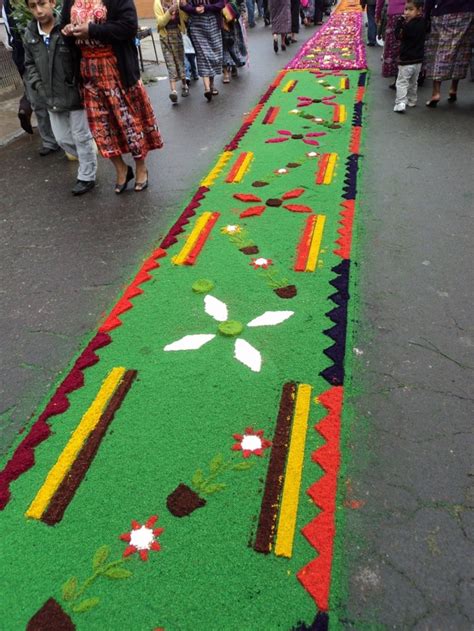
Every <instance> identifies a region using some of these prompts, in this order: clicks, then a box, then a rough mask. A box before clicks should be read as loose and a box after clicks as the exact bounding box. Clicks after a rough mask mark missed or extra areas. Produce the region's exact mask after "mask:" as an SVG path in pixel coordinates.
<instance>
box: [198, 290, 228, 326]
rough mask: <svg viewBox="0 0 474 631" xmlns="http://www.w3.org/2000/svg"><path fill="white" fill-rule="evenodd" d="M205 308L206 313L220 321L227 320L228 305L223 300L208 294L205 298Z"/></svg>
mask: <svg viewBox="0 0 474 631" xmlns="http://www.w3.org/2000/svg"><path fill="white" fill-rule="evenodd" d="M204 310H205V311H206V313H207V314H208V315H210V316H212V317H213V318H214V320H217V321H218V322H225V321H226V320H227V319H228V318H227V305H226V304H225V302H222V300H218V299H217V298H214V296H211V295H210V294H207V296H206V297H205V298H204Z"/></svg>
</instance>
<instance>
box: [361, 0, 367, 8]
mask: <svg viewBox="0 0 474 631" xmlns="http://www.w3.org/2000/svg"><path fill="white" fill-rule="evenodd" d="M360 6H361V7H362V10H364V9H365V7H366V6H367V0H360Z"/></svg>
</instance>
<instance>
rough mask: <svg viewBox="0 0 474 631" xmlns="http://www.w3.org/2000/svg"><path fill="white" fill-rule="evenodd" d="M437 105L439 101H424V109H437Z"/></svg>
mask: <svg viewBox="0 0 474 631" xmlns="http://www.w3.org/2000/svg"><path fill="white" fill-rule="evenodd" d="M438 103H439V99H430V100H429V101H426V107H431V108H435V107H437V105H438Z"/></svg>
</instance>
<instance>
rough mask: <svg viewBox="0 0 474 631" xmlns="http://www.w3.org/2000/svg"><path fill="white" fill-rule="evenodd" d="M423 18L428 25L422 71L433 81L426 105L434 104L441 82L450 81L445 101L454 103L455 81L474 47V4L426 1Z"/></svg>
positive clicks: (463, 73) (463, 71) (463, 0)
mask: <svg viewBox="0 0 474 631" xmlns="http://www.w3.org/2000/svg"><path fill="white" fill-rule="evenodd" d="M425 16H426V19H427V20H429V21H430V23H431V30H430V34H429V36H428V39H427V40H426V45H425V72H426V76H427V77H429V78H431V79H433V93H432V95H431V99H430V100H429V101H428V102H427V103H426V105H427V106H428V107H436V106H437V105H438V102H439V100H440V98H441V82H442V81H451V85H450V88H449V96H448V101H449V102H450V103H454V102H455V101H456V100H457V98H458V97H457V94H458V83H459V80H460V79H464V78H465V76H466V75H467V70H468V68H469V63H470V60H471V50H472V47H473V46H474V2H473V0H443V2H434V0H427V2H426V4H425Z"/></svg>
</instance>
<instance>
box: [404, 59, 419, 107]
mask: <svg viewBox="0 0 474 631" xmlns="http://www.w3.org/2000/svg"><path fill="white" fill-rule="evenodd" d="M409 68H411V75H410V78H409V81H408V92H407V104H408V106H409V107H415V105H416V101H417V99H418V75H419V74H420V70H421V64H413V65H412V66H409Z"/></svg>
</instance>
